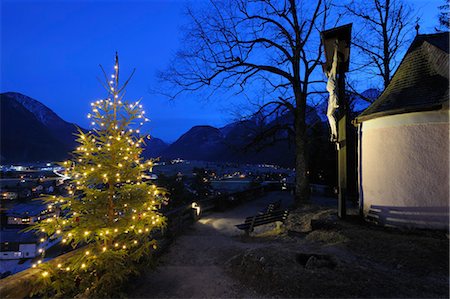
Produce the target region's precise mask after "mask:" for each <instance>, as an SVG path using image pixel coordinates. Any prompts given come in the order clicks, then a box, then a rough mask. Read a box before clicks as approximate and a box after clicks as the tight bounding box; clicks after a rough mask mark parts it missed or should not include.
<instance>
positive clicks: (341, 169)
mask: <svg viewBox="0 0 450 299" xmlns="http://www.w3.org/2000/svg"><path fill="white" fill-rule="evenodd" d="M338 88H339V114H338V142H337V148H338V151H337V155H338V184H339V194H338V216H339V218H345V216H346V214H347V210H346V207H347V204H346V200H347V195H348V193H347V192H348V189H347V183H348V171H347V170H348V167H347V161H348V159H347V158H348V152H349V151H348V144H347V141H348V138H347V135H348V134H347V133H348V132H347V131H348V118H349V115H348V110H349V109H348V103H347V100H346V98H345V73H344V72H342V71H340V72H339V78H338Z"/></svg>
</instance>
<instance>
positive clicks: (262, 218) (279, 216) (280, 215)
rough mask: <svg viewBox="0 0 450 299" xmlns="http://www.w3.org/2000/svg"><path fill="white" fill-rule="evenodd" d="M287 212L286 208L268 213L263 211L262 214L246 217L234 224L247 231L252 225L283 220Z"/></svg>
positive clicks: (251, 228)
mask: <svg viewBox="0 0 450 299" xmlns="http://www.w3.org/2000/svg"><path fill="white" fill-rule="evenodd" d="M288 214H289V211H288V210H278V211H274V212H270V213H265V214H262V215H256V216H253V217H247V218H246V219H245V222H244V223H242V224H238V225H236V227H237V228H238V229H241V230H245V231H249V230H253V227H256V226H260V225H264V224H269V223H273V222H277V221H279V222H284V221H285V220H286V219H287V216H288Z"/></svg>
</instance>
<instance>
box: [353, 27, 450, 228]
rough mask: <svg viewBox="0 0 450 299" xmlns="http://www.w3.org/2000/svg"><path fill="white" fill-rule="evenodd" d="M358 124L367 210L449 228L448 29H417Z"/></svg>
mask: <svg viewBox="0 0 450 299" xmlns="http://www.w3.org/2000/svg"><path fill="white" fill-rule="evenodd" d="M355 123H356V124H357V126H358V138H359V143H358V160H359V161H358V164H359V166H358V177H359V197H360V205H361V210H362V212H363V213H364V215H365V216H366V217H367V218H368V219H372V220H375V221H376V222H378V223H380V224H384V225H394V226H410V227H423V228H441V229H448V225H449V220H448V211H449V35H448V33H439V34H429V35H418V36H417V37H416V38H415V39H414V41H413V42H412V44H411V46H410V48H409V49H408V51H407V53H406V55H405V57H404V58H403V60H402V62H401V64H400V65H399V67H398V69H397V71H396V73H395V74H394V76H393V78H392V81H391V82H390V84H389V86H388V87H387V88H386V90H385V91H384V92H383V93H382V94H381V96H380V97H379V98H378V99H377V100H376V101H375V102H374V103H373V104H372V105H371V106H369V107H368V108H367V109H366V110H365V111H364V112H363V113H362V114H360V115H359V116H358V117H357V118H356V120H355Z"/></svg>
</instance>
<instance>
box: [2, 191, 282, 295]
mask: <svg viewBox="0 0 450 299" xmlns="http://www.w3.org/2000/svg"><path fill="white" fill-rule="evenodd" d="M279 189H280V185H277V184H269V185H263V186H259V187H255V188H252V189H249V190H245V191H240V192H235V193H230V194H223V195H220V196H217V197H214V198H208V199H205V200H201V201H198V202H197V204H198V205H199V206H200V211H201V213H205V212H208V211H214V210H224V209H227V208H232V207H234V206H236V205H238V204H240V203H243V202H245V201H249V200H253V199H255V198H257V197H258V196H260V195H262V194H264V193H265V192H269V191H274V190H279ZM163 214H164V215H165V216H166V217H167V226H166V228H164V229H163V230H161V231H157V232H154V233H152V236H151V237H152V238H153V239H156V240H157V241H158V244H159V246H158V248H159V250H158V251H157V254H158V253H159V252H162V251H164V249H165V247H167V246H168V245H169V244H170V241H171V240H172V239H173V238H174V237H175V236H176V235H178V234H180V233H182V232H183V230H185V229H186V227H188V226H189V225H190V224H191V223H194V222H195V221H196V220H197V219H198V215H197V210H196V209H195V208H193V207H192V204H189V205H182V206H179V207H176V208H174V209H171V210H169V211H167V212H163ZM81 249H82V248H78V249H75V250H73V251H71V252H68V253H65V254H62V255H60V256H58V257H56V258H54V259H52V260H50V261H48V262H46V263H49V264H50V265H54V266H56V265H57V264H58V263H61V262H62V261H64V260H66V259H67V258H70V257H71V256H73V255H75V254H76V252H77V251H78V250H81ZM41 272H42V270H40V269H38V268H29V269H27V270H24V271H22V272H19V273H16V274H13V275H11V276H8V277H6V278H3V279H1V280H0V298H24V297H28V296H29V295H30V293H31V292H32V290H33V283H32V282H33V281H35V280H36V279H37V278H38V277H39V275H41V274H42V273H41Z"/></svg>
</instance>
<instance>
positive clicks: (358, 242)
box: [227, 205, 449, 298]
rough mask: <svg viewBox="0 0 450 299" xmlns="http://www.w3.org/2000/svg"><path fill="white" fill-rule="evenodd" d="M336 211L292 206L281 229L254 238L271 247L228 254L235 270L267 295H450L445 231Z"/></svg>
mask: <svg viewBox="0 0 450 299" xmlns="http://www.w3.org/2000/svg"><path fill="white" fill-rule="evenodd" d="M335 214H336V211H335V209H333V208H327V207H320V206H316V205H308V206H304V207H303V208H301V209H297V210H295V211H293V212H292V213H291V214H290V217H289V220H288V222H287V224H286V226H285V229H284V230H283V231H282V232H280V231H277V230H276V229H275V232H274V233H272V234H271V233H270V231H266V232H264V233H263V234H259V235H255V236H253V237H251V238H250V239H249V240H248V241H250V242H263V241H265V242H269V243H270V245H268V246H267V247H263V248H256V249H252V250H249V251H246V252H243V253H241V254H239V255H236V256H235V257H233V258H232V259H230V260H229V261H228V265H227V268H228V270H229V273H230V274H231V276H233V277H235V278H236V279H239V280H241V281H243V282H244V284H246V285H248V286H250V287H252V288H254V289H255V290H256V291H257V292H258V293H261V294H264V296H268V297H303V298H304V297H333V298H334V297H364V298H367V297H374V298H380V297H384V298H387V297H389V298H392V297H396V298H398V297H402V298H406V297H407V298H441V297H445V298H448V296H449V281H448V279H449V276H448V274H449V268H448V267H449V250H448V248H449V247H448V244H449V242H448V237H447V235H446V234H445V233H442V232H441V233H440V232H431V231H402V230H394V229H385V228H380V227H375V226H371V225H368V224H367V223H365V222H363V221H361V220H360V219H359V218H358V217H356V215H355V216H353V217H349V219H348V220H347V221H340V220H338V219H337V217H336V216H335ZM311 220H313V223H315V225H313V226H311Z"/></svg>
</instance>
